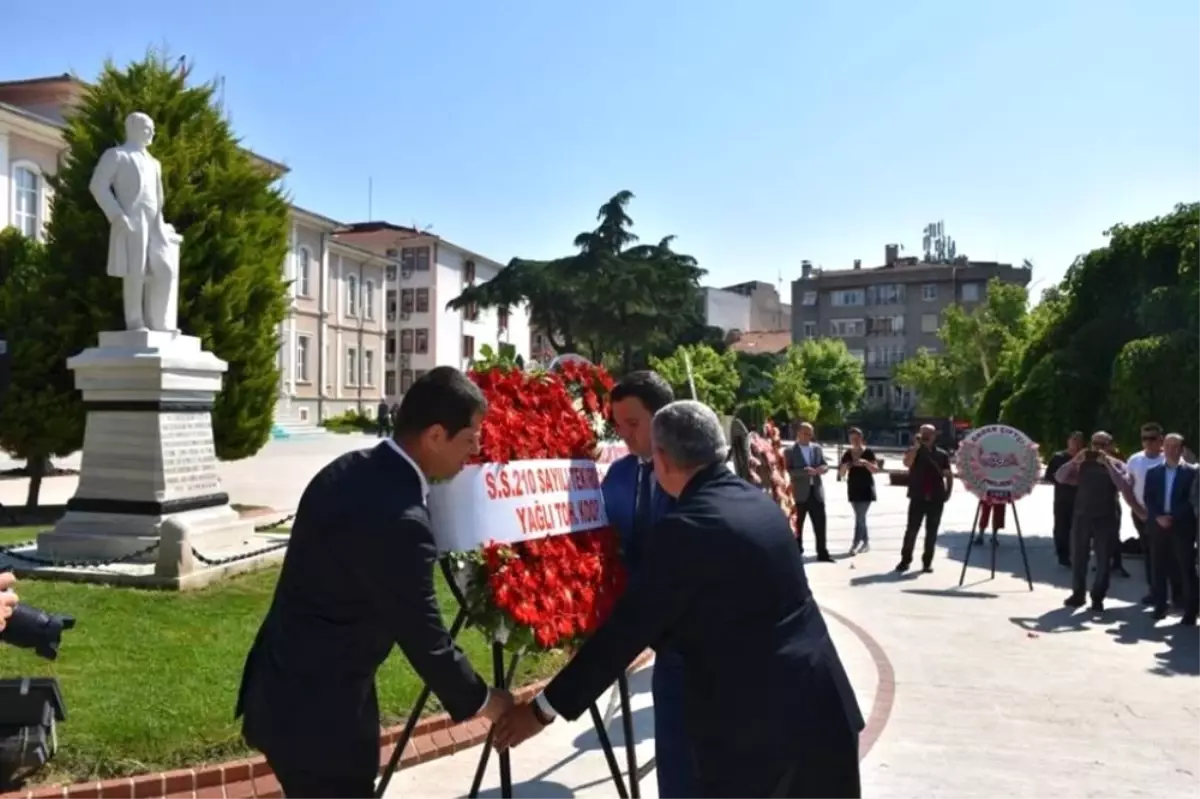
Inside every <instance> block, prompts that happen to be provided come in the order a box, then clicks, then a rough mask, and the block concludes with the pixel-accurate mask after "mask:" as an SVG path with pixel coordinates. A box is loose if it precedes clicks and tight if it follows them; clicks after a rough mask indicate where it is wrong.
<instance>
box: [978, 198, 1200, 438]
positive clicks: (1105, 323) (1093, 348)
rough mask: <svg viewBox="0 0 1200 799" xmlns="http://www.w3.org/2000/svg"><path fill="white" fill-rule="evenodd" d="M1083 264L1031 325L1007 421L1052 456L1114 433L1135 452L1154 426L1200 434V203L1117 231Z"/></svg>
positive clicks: (1015, 371) (1005, 407)
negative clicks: (1074, 443)
mask: <svg viewBox="0 0 1200 799" xmlns="http://www.w3.org/2000/svg"><path fill="white" fill-rule="evenodd" d="M1108 236H1109V242H1108V245H1107V246H1105V247H1100V248H1097V249H1095V250H1092V251H1091V252H1090V253H1088V254H1086V255H1084V256H1081V257H1080V258H1078V259H1077V260H1076V261H1075V263H1074V264H1073V265H1072V266H1071V268H1070V269H1069V270H1067V274H1066V277H1065V278H1064V279H1063V281H1062V283H1061V285H1060V286H1059V287H1058V289H1057V290H1056V291H1055V292H1053V293H1052V294H1051V293H1048V295H1047V298H1046V299H1044V300H1043V303H1042V305H1045V306H1047V307H1046V308H1045V310H1042V309H1041V306H1039V309H1038V310H1036V311H1035V312H1034V313H1033V314H1031V317H1032V319H1033V320H1034V321H1033V324H1032V327H1033V329H1032V330H1031V336H1030V341H1029V344H1028V346H1026V347H1025V348H1024V349H1023V351H1022V352H1021V355H1020V357H1019V358H1018V359H1017V362H1016V363H1015V365H1014V366H1013V367H1012V384H1013V391H1012V394H1011V396H1009V397H1008V398H1007V399H1006V400H1005V401H1004V402H1003V403H1002V405H1001V419H1002V420H1003V421H1004V422H1006V423H1008V424H1012V425H1014V426H1016V427H1019V428H1021V429H1022V430H1024V431H1025V432H1026V433H1028V434H1029V435H1031V436H1033V437H1034V438H1035V439H1036V440H1038V441H1040V442H1042V443H1043V444H1044V445H1045V446H1047V447H1057V446H1059V445H1060V442H1061V441H1063V440H1064V439H1065V438H1066V436H1067V435H1068V434H1069V433H1070V431H1072V430H1075V429H1080V430H1084V431H1087V432H1090V431H1092V430H1095V429H1097V428H1106V429H1108V430H1109V431H1110V432H1111V433H1112V434H1113V435H1114V437H1116V439H1117V442H1118V444H1119V446H1120V447H1121V448H1122V449H1125V450H1127V451H1128V450H1134V449H1137V448H1138V446H1139V442H1138V441H1137V438H1138V428H1139V427H1140V426H1141V424H1142V423H1144V422H1147V421H1156V422H1158V423H1160V424H1162V425H1163V426H1164V427H1166V428H1168V429H1171V430H1175V431H1177V432H1180V433H1183V434H1184V436H1186V437H1187V439H1188V441H1189V442H1190V443H1191V444H1192V446H1193V447H1195V446H1196V440H1197V436H1198V435H1200V429H1198V427H1200V400H1198V397H1197V395H1198V393H1200V344H1198V342H1197V332H1196V331H1197V329H1198V328H1200V284H1198V279H1197V256H1198V248H1197V244H1198V240H1200V204H1197V203H1190V204H1186V205H1178V206H1176V208H1175V210H1174V211H1173V212H1172V213H1170V214H1167V215H1165V216H1162V217H1158V218H1156V219H1152V220H1150V221H1147V222H1141V223H1138V224H1135V225H1129V226H1127V225H1116V226H1115V227H1113V228H1112V229H1111V230H1110V231H1108Z"/></svg>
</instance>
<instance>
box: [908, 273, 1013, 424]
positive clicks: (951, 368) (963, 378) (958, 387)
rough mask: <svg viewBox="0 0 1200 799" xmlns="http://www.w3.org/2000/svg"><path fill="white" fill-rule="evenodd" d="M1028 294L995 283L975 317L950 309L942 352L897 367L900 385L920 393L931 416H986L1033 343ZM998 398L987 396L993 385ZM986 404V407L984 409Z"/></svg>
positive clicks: (940, 335)
mask: <svg viewBox="0 0 1200 799" xmlns="http://www.w3.org/2000/svg"><path fill="white" fill-rule="evenodd" d="M1028 299H1029V294H1028V292H1027V291H1026V289H1025V287H1024V286H1021V285H1018V284H1016V283H1005V282H1003V281H1001V280H998V279H995V278H993V279H992V280H991V281H990V282H989V283H988V287H987V296H986V297H985V298H984V301H983V302H982V303H980V304H979V305H978V306H977V307H976V308H975V309H974V310H972V311H971V312H969V313H968V312H967V311H965V310H964V309H963V308H962V307H961V306H958V305H951V306H950V307H948V308H947V309H946V310H945V312H944V313H943V316H942V324H941V326H940V327H939V328H938V339H939V340H940V341H941V349H940V351H939V352H936V353H933V352H930V351H929V350H926V349H924V348H922V349H920V350H918V351H917V354H916V356H914V357H912V358H909V359H908V360H906V361H904V362H903V363H901V364H900V365H899V366H897V367H896V370H895V373H894V377H895V380H896V382H897V383H899V384H900V385H902V386H905V387H906V388H910V389H912V390H913V391H915V392H916V393H917V397H918V404H919V405H920V407H921V410H922V411H923V412H924V413H926V414H928V415H930V416H944V417H953V418H970V419H974V420H975V421H976V422H978V421H979V419H978V418H977V417H978V416H981V415H983V416H986V415H988V412H987V411H986V410H984V411H983V412H982V413H977V409H981V408H992V410H991V413H992V414H993V415H995V414H996V413H998V407H996V403H997V401H998V400H999V399H1000V397H999V394H998V393H997V392H999V391H1000V389H1001V388H1002V387H1003V386H1004V385H1006V384H1010V379H1011V378H1010V375H1011V372H1012V370H1013V369H1014V368H1015V366H1016V362H1017V360H1018V359H1019V358H1020V355H1021V353H1022V352H1023V351H1024V348H1025V346H1026V345H1027V343H1028V340H1029V330H1030V324H1031V321H1030V315H1029V312H1028V308H1027V306H1028ZM997 378H1000V381H999V382H998V383H997V384H996V390H995V392H993V396H991V397H987V398H986V399H985V392H986V390H987V388H988V386H989V384H991V383H992V382H993V380H996V379H997ZM981 403H983V405H981Z"/></svg>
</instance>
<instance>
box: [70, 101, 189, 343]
mask: <svg viewBox="0 0 1200 799" xmlns="http://www.w3.org/2000/svg"><path fill="white" fill-rule="evenodd" d="M152 141H154V121H153V120H152V119H150V117H149V116H147V115H146V114H143V113H142V112H140V111H138V112H135V113H132V114H130V115H129V116H128V117H126V119H125V142H124V143H123V144H121V145H120V146H118V147H111V148H109V149H108V150H106V151H105V152H104V155H102V156H100V163H98V164H97V165H96V171H95V172H93V173H92V182H91V184H90V185H89V188H90V189H91V192H92V196H93V197H95V198H96V202H97V203H98V204H99V205H100V208H101V209H102V210H103V211H104V215H105V216H106V217H108V221H109V223H110V224H111V225H112V229H111V232H110V233H109V239H108V274H109V275H111V276H112V277H119V278H122V280H123V281H124V293H125V327H126V329H128V330H163V331H171V332H177V329H176V315H177V313H178V292H179V245H180V244H181V243H182V241H183V237H182V236H180V235H179V234H178V233H176V232H175V228H174V227H172V226H171V225H168V224H167V223H166V222H165V221H163V188H162V166H161V165H160V164H159V163H158V160H157V159H155V158H154V156H152V155H150V152H149V150H147V149H146V148H147V147H149V146H150V142H152Z"/></svg>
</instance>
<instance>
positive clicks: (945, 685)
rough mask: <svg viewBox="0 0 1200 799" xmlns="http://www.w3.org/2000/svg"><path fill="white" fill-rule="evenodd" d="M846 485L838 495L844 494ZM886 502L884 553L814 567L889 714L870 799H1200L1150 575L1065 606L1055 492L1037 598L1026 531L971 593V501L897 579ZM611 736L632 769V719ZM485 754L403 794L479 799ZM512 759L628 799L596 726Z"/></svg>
mask: <svg viewBox="0 0 1200 799" xmlns="http://www.w3.org/2000/svg"><path fill="white" fill-rule="evenodd" d="M842 490H843V488H842V486H841V485H837V484H835V485H834V486H833V487H832V488H831V489H830V494H831V497H836V496H838V495H840V494H841V492H842ZM880 494H881V496H880V502H879V503H877V504H876V506H875V508H874V509H873V511H872V517H871V539H872V541H871V543H872V551H871V552H870V553H868V554H866V555H861V556H858V557H856V558H853V559H849V558H842V559H839V560H838V562H837V563H834V564H817V563H813V564H810V565H809V567H808V573H809V578H810V580H811V581H812V583H813V588H814V591H815V593H816V596H817V598H818V600H819V601H820V603H821V605H822V606H823V607H824V608H825V609H826V610H827V611H828V614H827V615H828V616H829V624H830V628H831V630H832V633H833V636H834V638H835V641H836V643H837V646H838V650H839V652H840V653H841V655H842V658H843V660H844V661H845V662H846V666H847V669H848V671H849V672H850V676H851V680H852V682H853V683H854V686H855V689H856V691H858V694H859V701H860V704H861V705H862V707H863V711H864V713H868V712H870V711H872V709H873V712H871V716H872V718H871V721H870V723H869V726H870V729H869V733H868V735H866V736H864V743H872V739H875V738H876V737H877V740H873V746H871V748H870V750H869V752H868V753H867V755H866V757H865V759H864V761H863V791H864V795H866V796H871V797H886V798H890V797H915V796H922V797H993V796H1014V797H1044V796H1061V797H1075V796H1104V797H1125V796H1151V795H1153V796H1158V797H1183V796H1192V797H1194V796H1196V795H1197V792H1198V791H1200V779H1198V778H1197V769H1198V768H1200V679H1198V675H1200V647H1198V641H1200V638H1198V636H1197V632H1196V630H1195V629H1191V630H1184V629H1181V628H1179V627H1177V626H1175V621H1176V620H1177V619H1174V618H1173V619H1169V620H1168V621H1167V622H1162V623H1159V624H1158V625H1153V624H1151V622H1150V621H1149V620H1148V618H1147V617H1146V615H1145V613H1144V611H1143V610H1142V609H1141V608H1139V607H1137V606H1136V605H1134V604H1132V603H1133V602H1134V601H1136V600H1137V599H1138V598H1139V597H1140V596H1141V595H1142V593H1144V584H1143V583H1142V581H1141V579H1140V574H1141V566H1142V564H1141V562H1140V561H1137V560H1134V561H1131V562H1130V563H1129V569H1130V571H1131V572H1132V573H1133V575H1134V577H1133V578H1131V579H1128V580H1122V579H1117V580H1116V581H1115V582H1114V589H1113V597H1112V600H1111V601H1110V603H1109V605H1110V610H1109V611H1108V612H1107V613H1106V614H1105V615H1104V616H1103V617H1101V618H1098V619H1092V618H1091V617H1090V616H1089V615H1088V614H1086V613H1068V612H1067V611H1065V610H1064V609H1063V608H1062V607H1061V604H1062V599H1063V598H1064V597H1065V596H1066V589H1065V587H1064V586H1065V585H1066V583H1065V578H1066V576H1067V574H1066V571H1065V570H1063V569H1061V568H1060V567H1059V566H1058V565H1057V563H1056V562H1055V559H1054V553H1053V550H1052V548H1051V544H1050V540H1049V533H1050V529H1049V527H1050V524H1051V518H1052V516H1051V512H1050V511H1051V492H1050V490H1049V489H1048V488H1042V487H1039V489H1038V490H1037V491H1036V492H1035V493H1034V495H1033V496H1032V497H1030V498H1028V499H1026V500H1024V501H1022V503H1021V504H1020V505H1019V506H1018V511H1019V513H1020V515H1021V521H1022V523H1023V527H1024V532H1025V536H1026V539H1027V543H1028V547H1029V556H1030V566H1031V568H1032V572H1033V580H1034V590H1033V591H1032V592H1031V591H1030V590H1029V587H1028V585H1027V584H1026V582H1025V579H1024V569H1023V567H1022V566H1021V559H1020V554H1019V550H1018V547H1017V542H1016V538H1015V535H1010V534H1002V536H1001V546H1000V549H999V551H998V569H997V574H996V579H995V580H992V579H990V572H989V569H988V568H987V566H988V565H989V559H990V556H991V547H990V546H986V547H983V548H982V549H980V548H976V549H975V550H974V551H973V552H972V562H973V565H972V566H971V567H970V568H969V569H968V570H967V574H966V581H965V584H964V587H963V588H962V589H958V588H957V585H958V578H959V571H960V569H961V566H962V560H963V556H964V555H965V552H966V531H967V530H969V529H970V525H971V519H972V516H973V512H974V504H973V500H972V499H971V498H970V497H969V495H967V494H966V492H961V491H960V492H957V493H956V495H955V497H954V499H953V500H952V501H951V505H950V506H949V507H948V508H947V512H946V517H945V524H944V526H943V529H944V531H945V533H944V535H943V536H941V537H940V539H939V553H938V559H937V561H936V563H935V572H934V573H933V574H930V575H911V574H910V575H907V576H905V577H903V578H897V577H896V576H895V575H893V574H892V572H891V569H892V568H893V567H894V566H895V565H896V562H897V560H898V559H899V550H900V543H901V539H902V536H903V526H904V498H903V491H902V490H901V489H897V488H890V487H888V488H883V489H881V491H880ZM852 522H853V519H852V514H851V512H850V508H849V507H848V506H846V505H844V504H842V503H841V502H840V501H838V500H833V501H832V502H831V504H830V527H831V529H830V532H831V537H830V540H831V546H832V548H833V550H834V552H837V551H839V550H841V551H844V550H845V549H846V548H847V547H848V546H849V542H850V539H851V537H852V536H851V529H852ZM1009 523H1010V527H1012V520H1011V517H1010V521H1009ZM810 546H811V544H810ZM851 625H852V626H851ZM855 627H857V628H859V629H860V630H861V632H862V633H863V634H864V635H865V636H866V639H865V640H863V639H862V638H860V637H859V635H857V634H856V632H855V630H854V628H855ZM881 678H882V681H881ZM893 679H894V699H893V697H892V694H891V688H892V685H891V683H892V682H893ZM633 685H634V691H635V697H634V708H635V710H634V716H635V726H636V736H637V741H638V743H637V749H638V758H639V762H641V763H643V764H644V763H646V762H647V760H648V759H649V758H650V757H651V756H652V754H653V751H654V744H653V711H652V709H651V707H650V698H649V695H648V693H649V692H648V685H649V668H647V669H644V670H643V671H642V672H640V673H639V674H638V675H636V677H635V678H634V680H633ZM607 702H608V700H607V698H606V699H605V700H604V701H602V703H601V709H602V710H604V709H605V708H606V707H607ZM609 729H610V736H611V737H612V738H613V741H614V744H615V745H616V746H617V749H618V756H619V757H620V758H621V763H622V764H624V759H623V753H622V750H621V747H622V746H623V739H622V736H621V729H620V719H619V716H618V717H617V718H616V719H614V720H613V722H612V724H610V727H609ZM478 756H479V748H478V747H476V748H474V749H471V750H468V751H465V752H461V753H459V754H457V755H455V756H453V757H449V758H445V759H442V760H437V761H434V762H431V763H427V764H424V765H420V766H416V767H414V768H412V769H410V770H406V771H402V772H400V773H399V774H398V775H397V777H396V778H395V780H394V781H393V782H392V786H391V787H390V789H389V792H388V795H389V796H397V797H399V796H430V797H457V796H465V795H466V792H467V789H468V787H469V785H470V782H471V777H472V775H473V774H474V771H475V766H476V763H477V762H478ZM512 762H513V779H514V783H515V785H516V790H515V795H516V796H532V797H550V796H572V795H574V796H615V795H616V794H615V791H614V789H613V787H612V784H611V782H609V781H608V779H607V777H608V769H607V766H606V764H605V762H604V758H603V757H602V755H601V754H600V751H599V747H598V745H597V743H596V737H595V733H594V732H592V731H591V724H590V722H589V721H588V720H587V718H586V717H585V718H584V719H582V720H581V721H578V722H575V723H574V724H563V723H562V722H561V721H560V722H558V723H556V724H555V725H554V726H553V727H551V728H549V729H548V730H547V731H546V732H545V733H543V734H542V735H541V736H539V737H538V738H535V739H533V740H532V741H530V742H529V743H527V744H525V745H524V746H523V747H521V748H519V749H517V750H514V753H513V758H512ZM498 785H499V777H498V769H497V768H496V765H495V758H494V756H493V759H492V761H491V764H490V765H489V769H488V772H487V776H486V778H485V780H484V782H483V788H484V792H483V795H485V796H496V795H498V793H499V791H498ZM642 786H643V790H642V795H643V796H646V797H652V796H655V795H656V791H655V784H654V774H653V773H650V774H648V775H647V777H646V779H645V780H644V781H643V783H642Z"/></svg>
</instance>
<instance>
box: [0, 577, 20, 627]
mask: <svg viewBox="0 0 1200 799" xmlns="http://www.w3.org/2000/svg"><path fill="white" fill-rule="evenodd" d="M16 583H17V578H16V576H14V575H13V573H12V572H3V573H0V633H2V632H4V626H5V624H7V622H8V620H9V618H11V617H12V615H13V609H14V608H15V607H16V606H17V594H16V592H15V591H13V590H12V587H13V586H14V585H16Z"/></svg>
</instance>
